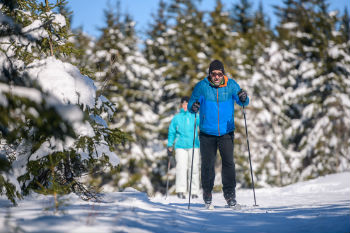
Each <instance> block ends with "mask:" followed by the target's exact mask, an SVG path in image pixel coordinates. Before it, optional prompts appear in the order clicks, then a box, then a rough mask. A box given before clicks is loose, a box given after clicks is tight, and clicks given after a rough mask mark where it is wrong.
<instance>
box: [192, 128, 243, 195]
mask: <svg viewBox="0 0 350 233" xmlns="http://www.w3.org/2000/svg"><path fill="white" fill-rule="evenodd" d="M233 139H234V132H231V133H228V134H225V135H222V136H214V135H208V134H205V133H202V132H201V133H200V134H199V140H200V151H201V158H202V167H201V173H202V174H201V178H202V188H203V190H204V191H205V192H211V191H212V190H213V187H214V179H215V160H216V152H217V149H218V148H219V151H220V155H221V160H222V170H221V177H222V185H223V188H222V189H223V192H224V196H226V195H230V194H233V195H235V189H236V171H235V162H234V159H233V148H234V146H233Z"/></svg>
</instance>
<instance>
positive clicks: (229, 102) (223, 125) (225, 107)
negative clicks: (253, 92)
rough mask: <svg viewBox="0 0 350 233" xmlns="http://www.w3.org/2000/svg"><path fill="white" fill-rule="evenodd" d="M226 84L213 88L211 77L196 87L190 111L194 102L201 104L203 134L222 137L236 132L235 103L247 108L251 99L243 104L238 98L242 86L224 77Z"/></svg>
mask: <svg viewBox="0 0 350 233" xmlns="http://www.w3.org/2000/svg"><path fill="white" fill-rule="evenodd" d="M224 81H225V82H224V84H222V85H220V86H219V87H215V86H213V85H212V84H211V83H210V81H209V77H207V78H205V79H203V80H202V81H200V82H199V83H197V85H196V86H195V88H194V90H193V92H192V96H191V98H190V100H189V102H188V109H189V110H190V111H191V110H192V105H193V103H194V102H196V101H198V102H199V103H200V108H199V116H200V125H199V129H200V131H201V132H203V133H206V134H209V135H215V136H221V135H225V134H227V133H230V132H232V131H234V130H235V122H234V103H235V102H236V103H237V104H239V105H240V106H247V105H248V104H249V98H248V97H247V99H246V101H245V103H242V102H241V101H240V100H239V98H238V92H239V91H240V90H241V88H240V86H239V85H238V83H236V81H234V80H233V79H228V78H227V77H226V76H224Z"/></svg>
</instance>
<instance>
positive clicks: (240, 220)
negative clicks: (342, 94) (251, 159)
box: [0, 172, 350, 233]
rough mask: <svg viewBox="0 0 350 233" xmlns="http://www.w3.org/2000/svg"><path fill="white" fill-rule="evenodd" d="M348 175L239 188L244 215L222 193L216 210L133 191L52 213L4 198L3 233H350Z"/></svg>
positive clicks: (32, 200) (70, 199)
mask: <svg viewBox="0 0 350 233" xmlns="http://www.w3.org/2000/svg"><path fill="white" fill-rule="evenodd" d="M349 178H350V172H345V173H339V174H332V175H327V176H324V177H319V178H317V179H314V180H310V181H306V182H300V183H296V184H293V185H289V186H286V187H281V188H263V189H256V197H257V204H258V205H259V206H258V207H253V206H252V205H253V203H254V201H253V193H252V190H250V189H238V190H237V200H238V202H239V203H241V204H243V205H247V207H246V208H243V209H242V210H235V211H234V210H231V209H227V208H224V205H225V201H224V199H223V196H222V193H214V195H213V204H214V206H215V209H214V210H212V211H211V210H205V209H204V208H203V206H204V205H203V203H202V200H201V198H199V199H194V200H191V207H190V209H189V210H188V199H185V200H182V199H178V198H177V197H176V196H174V195H170V196H168V198H167V199H165V197H163V196H156V197H151V198H149V197H147V195H146V194H145V193H142V192H138V191H137V190H135V189H134V188H131V187H129V188H126V189H125V190H124V192H110V193H103V194H102V195H101V198H100V199H101V200H100V201H99V202H91V201H90V202H85V201H82V200H80V199H79V198H78V197H77V196H76V195H74V194H70V195H66V196H63V197H61V200H63V201H64V203H65V205H64V206H62V211H59V212H57V213H54V212H53V211H52V210H45V211H44V210H43V209H44V208H48V207H50V206H52V205H53V199H52V197H51V196H43V195H39V194H31V195H29V196H27V197H25V198H24V200H22V201H19V203H18V206H16V207H11V204H10V202H9V201H8V200H7V199H6V197H3V196H2V197H0V206H1V208H0V232H11V231H14V230H17V231H20V232H73V233H74V232H266V233H268V232H281V233H283V232H317V233H320V232H334V233H336V232H344V233H348V232H350V221H349V219H350V211H349V206H350V179H349Z"/></svg>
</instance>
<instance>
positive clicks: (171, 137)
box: [167, 115, 177, 148]
mask: <svg viewBox="0 0 350 233" xmlns="http://www.w3.org/2000/svg"><path fill="white" fill-rule="evenodd" d="M176 118H177V117H176V115H175V116H174V118H173V119H172V120H171V123H170V125H169V130H168V145H167V147H168V148H172V147H173V146H174V141H175V137H176V128H177V120H176Z"/></svg>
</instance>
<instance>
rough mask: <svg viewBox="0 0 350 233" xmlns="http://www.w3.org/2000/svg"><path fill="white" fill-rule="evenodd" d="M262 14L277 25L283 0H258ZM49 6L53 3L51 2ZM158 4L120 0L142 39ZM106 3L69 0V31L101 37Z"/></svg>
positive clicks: (338, 4) (208, 3)
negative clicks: (276, 13)
mask: <svg viewBox="0 0 350 233" xmlns="http://www.w3.org/2000/svg"><path fill="white" fill-rule="evenodd" d="M238 1H239V0H222V2H223V3H224V4H225V6H226V9H229V8H231V6H232V4H233V3H236V2H238ZM261 1H262V2H263V7H264V11H265V13H266V14H267V15H268V16H269V17H270V19H271V23H272V25H274V24H275V23H276V20H277V19H276V17H275V16H274V14H273V8H272V5H275V4H278V5H281V4H282V2H283V1H282V0H261ZM51 2H52V1H51ZM158 2H159V0H121V1H120V4H121V9H122V12H128V13H129V14H130V15H131V16H132V17H133V19H134V20H135V22H136V30H137V32H138V33H139V34H140V35H142V33H143V32H145V31H146V29H147V26H148V24H149V23H150V22H151V20H152V18H151V14H152V12H154V13H156V11H157V8H158ZM250 2H252V3H253V9H254V10H255V9H257V7H258V5H259V2H260V0H251V1H250ZM108 3H109V6H110V7H115V6H116V0H69V1H68V7H69V8H70V10H71V11H73V23H72V27H73V28H76V27H79V26H82V27H83V31H84V32H86V33H87V34H89V35H91V36H94V37H98V36H99V35H100V33H99V31H98V29H97V28H98V27H102V26H104V16H103V11H104V10H105V9H107V7H108ZM328 3H329V4H330V8H329V9H330V10H336V9H337V10H339V11H340V13H341V14H343V12H344V7H345V6H347V9H348V11H349V10H350V1H349V0H328ZM214 5H215V0H202V2H201V4H200V5H199V8H200V9H203V10H210V9H212V8H213V7H214Z"/></svg>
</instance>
